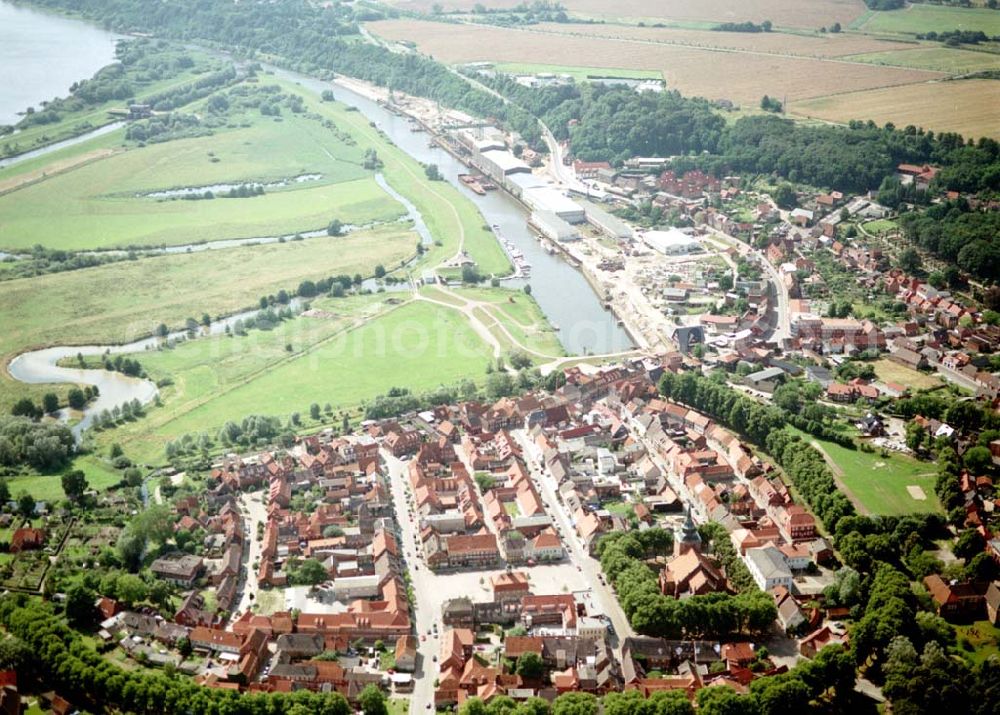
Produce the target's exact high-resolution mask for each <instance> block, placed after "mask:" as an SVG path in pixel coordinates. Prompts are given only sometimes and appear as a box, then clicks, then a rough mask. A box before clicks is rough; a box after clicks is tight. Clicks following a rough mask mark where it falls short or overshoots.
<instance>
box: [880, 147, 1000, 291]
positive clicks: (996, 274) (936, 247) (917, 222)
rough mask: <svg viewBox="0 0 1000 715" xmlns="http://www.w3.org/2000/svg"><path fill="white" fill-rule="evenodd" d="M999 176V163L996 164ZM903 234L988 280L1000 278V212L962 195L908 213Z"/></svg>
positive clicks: (928, 249) (999, 280)
mask: <svg viewBox="0 0 1000 715" xmlns="http://www.w3.org/2000/svg"><path fill="white" fill-rule="evenodd" d="M995 168H996V170H997V175H998V177H1000V166H997V167H995ZM899 226H900V228H901V229H902V230H903V235H905V236H906V238H907V239H909V240H910V241H912V242H913V243H914V244H916V245H917V246H920V247H921V248H923V249H925V250H927V251H929V252H930V253H932V254H934V255H935V256H937V257H938V258H941V259H942V260H945V261H948V262H949V263H954V264H955V265H957V266H958V267H959V268H960V269H961V270H963V271H965V272H967V273H969V274H971V275H973V276H975V277H977V278H979V279H980V280H983V281H987V282H989V283H997V282H1000V213H998V212H996V211H979V210H974V209H972V208H971V207H970V206H969V204H968V202H967V201H966V200H965V199H963V198H959V199H957V200H955V201H947V202H942V203H939V204H934V205H932V206H929V207H928V208H927V209H925V210H923V211H912V212H909V213H905V214H903V215H902V216H900V218H899Z"/></svg>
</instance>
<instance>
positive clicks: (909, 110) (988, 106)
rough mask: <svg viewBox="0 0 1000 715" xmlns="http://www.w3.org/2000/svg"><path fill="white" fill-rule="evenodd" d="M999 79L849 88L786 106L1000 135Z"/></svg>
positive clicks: (822, 114)
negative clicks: (999, 108) (998, 115)
mask: <svg viewBox="0 0 1000 715" xmlns="http://www.w3.org/2000/svg"><path fill="white" fill-rule="evenodd" d="M997 107H1000V82H998V81H996V80H988V79H969V80H955V81H949V82H931V83H923V84H912V85H907V86H903V87H888V88H884V89H873V90H868V91H864V92H848V93H845V94H838V95H835V96H831V97H820V98H817V99H810V100H804V101H800V102H795V103H790V106H789V108H788V109H789V112H790V113H792V114H797V115H799V116H804V117H810V118H814V119H823V120H826V121H832V122H848V121H850V120H852V119H872V120H874V121H875V123H876V124H884V123H885V122H893V123H894V124H895V125H896V126H897V127H904V126H906V125H907V124H912V125H914V126H919V127H923V128H925V129H933V130H934V131H937V132H958V133H959V134H961V135H962V136H965V137H969V138H979V137H984V136H986V137H992V138H1000V121H998V120H997V111H996V108H997Z"/></svg>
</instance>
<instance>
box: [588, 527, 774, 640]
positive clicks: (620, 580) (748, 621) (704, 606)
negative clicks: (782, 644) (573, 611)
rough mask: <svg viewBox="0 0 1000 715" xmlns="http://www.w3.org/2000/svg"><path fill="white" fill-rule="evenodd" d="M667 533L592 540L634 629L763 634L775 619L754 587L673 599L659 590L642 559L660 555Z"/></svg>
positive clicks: (768, 601)
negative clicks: (732, 591)
mask: <svg viewBox="0 0 1000 715" xmlns="http://www.w3.org/2000/svg"><path fill="white" fill-rule="evenodd" d="M672 543H673V538H672V534H670V533H669V532H665V531H663V530H662V529H648V530H646V531H639V532H623V531H617V532H612V533H610V534H607V535H606V536H604V537H603V538H602V539H601V541H600V542H599V543H598V544H597V555H598V558H599V559H600V562H601V569H602V570H603V571H604V574H605V576H607V578H608V581H609V582H610V583H612V584H613V585H614V587H615V593H616V594H617V597H618V602H619V603H620V604H621V607H622V610H623V611H624V612H625V615H626V616H627V617H628V619H629V622H630V623H631V625H632V627H633V628H634V629H635V630H636V632H637V633H641V634H642V635H647V636H654V637H660V638H719V637H722V636H726V635H731V634H741V633H763V632H765V631H766V630H767V629H768V628H769V627H770V625H771V624H772V623H773V622H774V619H775V618H777V616H778V613H777V609H776V608H775V606H774V599H773V598H771V596H769V595H768V594H766V593H763V592H762V591H760V590H759V589H756V588H753V589H746V590H744V591H743V592H742V593H739V594H737V595H731V594H728V593H711V594H707V595H703V596H692V597H690V598H686V599H683V600H678V599H675V598H672V597H670V596H665V595H663V594H661V593H660V588H659V582H658V578H657V573H656V571H654V570H653V568H651V567H650V566H649V565H647V563H646V559H648V558H650V557H653V556H657V555H660V556H662V555H665V554H666V552H667V551H668V549H669V548H670V545H671V544H672Z"/></svg>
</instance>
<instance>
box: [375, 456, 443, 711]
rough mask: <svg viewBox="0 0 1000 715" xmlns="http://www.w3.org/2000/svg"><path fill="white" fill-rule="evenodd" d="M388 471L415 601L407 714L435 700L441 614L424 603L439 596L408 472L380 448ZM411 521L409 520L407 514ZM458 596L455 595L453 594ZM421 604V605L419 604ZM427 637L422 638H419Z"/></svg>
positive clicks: (401, 462) (405, 466) (401, 543)
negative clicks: (414, 659) (414, 661)
mask: <svg viewBox="0 0 1000 715" xmlns="http://www.w3.org/2000/svg"><path fill="white" fill-rule="evenodd" d="M382 458H383V459H384V460H385V463H386V467H387V470H388V474H389V487H390V491H391V492H392V501H393V505H394V507H395V511H396V521H397V522H398V523H399V529H400V543H399V547H400V549H401V550H402V552H403V555H404V559H405V561H406V563H407V564H408V565H409V574H410V583H411V585H412V587H413V595H414V598H415V601H416V602H415V603H414V604H413V610H412V614H413V619H414V623H415V624H416V632H417V668H416V671H415V672H414V674H413V679H414V685H413V692H412V693H411V694H410V713H421V712H426V710H427V706H428V704H430V705H431V706H432V707H433V703H434V679H435V678H436V677H437V665H436V664H435V663H434V662H433V658H434V656H436V655H437V653H438V651H439V650H440V645H439V641H438V639H437V637H436V636H428V635H427V631H428V630H430V629H431V628H432V627H433V625H434V624H435V623H438V624H439V626H438V627H439V628H440V627H441V626H440V620H441V614H440V613H433V612H432V609H430V608H428V607H427V604H429V603H434V602H436V601H437V600H439V598H436V597H432V595H431V594H432V593H433V590H434V578H433V575H432V573H431V572H430V571H429V570H428V569H427V566H426V564H423V563H422V562H421V560H420V558H419V557H418V555H419V554H421V553H422V550H421V548H420V541H419V539H418V538H417V537H418V533H419V525H418V522H417V518H416V514H415V513H414V512H413V511H412V510H411V509H410V504H409V500H408V498H407V492H408V485H409V483H410V480H409V478H408V475H407V463H406V462H403V461H401V460H399V459H397V458H396V457H393V456H392V455H391V454H390V453H389V452H388V451H386V450H382ZM411 516H412V517H413V520H412V521H411V520H410V517H411ZM456 595H458V594H456ZM421 604H423V606H421ZM422 637H423V638H426V640H421V638H422Z"/></svg>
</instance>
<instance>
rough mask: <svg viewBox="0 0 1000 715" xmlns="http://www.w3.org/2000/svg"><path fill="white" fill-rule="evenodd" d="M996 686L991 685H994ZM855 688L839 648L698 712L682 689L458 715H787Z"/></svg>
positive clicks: (475, 707)
mask: <svg viewBox="0 0 1000 715" xmlns="http://www.w3.org/2000/svg"><path fill="white" fill-rule="evenodd" d="M994 687H995V686H994ZM853 688H854V664H853V662H852V661H851V658H850V655H849V654H848V653H847V652H845V651H843V650H842V649H840V648H827V649H825V650H823V651H822V652H821V653H820V654H819V655H818V656H816V657H815V658H813V659H812V660H807V661H803V662H802V663H800V664H799V665H797V666H795V668H793V669H792V670H790V671H788V672H787V673H783V674H781V675H774V676H769V677H767V678H759V679H757V680H754V681H753V682H752V683H750V687H749V692H747V693H746V694H745V695H740V694H738V693H737V692H736V691H735V690H733V689H732V688H730V687H728V686H724V685H723V686H713V687H708V688H702V689H701V690H699V691H698V696H697V700H696V702H697V706H698V708H697V711H696V710H695V708H694V705H693V704H692V703H691V701H690V700H688V697H687V694H686V693H685V692H684V691H682V690H657V691H654V692H653V693H652V694H650V696H649V697H648V698H646V697H644V696H643V694H642V692H641V691H639V690H629V691H625V692H622V693H608V694H607V695H605V696H604V697H603V698H601V699H598V698H595V697H594V696H593V695H589V694H587V693H566V694H564V695H560V696H559V697H558V698H556V699H555V700H554V701H553V702H552V705H551V706H550V705H549V704H548V703H546V702H545V701H544V700H541V699H540V698H531V699H529V700H526V701H524V702H522V703H520V704H518V703H515V702H514V701H513V700H511V699H510V698H508V697H505V696H500V697H496V698H493V699H491V700H490V702H489V704H485V703H483V702H482V701H481V700H480V699H479V698H470V699H468V700H466V701H465V702H464V703H462V705H461V707H459V709H458V715H598V713H603V715H693V714H694V713H695V712H698V713H699V715H779V714H780V715H785V714H786V713H806V712H823V711H830V712H843V711H844V710H845V709H846V708H848V707H849V702H850V698H851V697H852V690H853Z"/></svg>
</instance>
